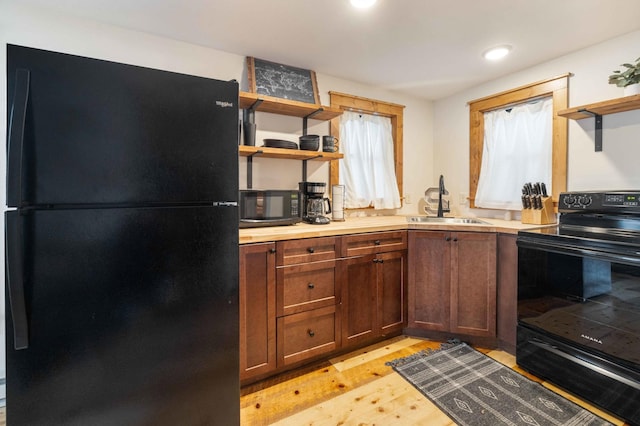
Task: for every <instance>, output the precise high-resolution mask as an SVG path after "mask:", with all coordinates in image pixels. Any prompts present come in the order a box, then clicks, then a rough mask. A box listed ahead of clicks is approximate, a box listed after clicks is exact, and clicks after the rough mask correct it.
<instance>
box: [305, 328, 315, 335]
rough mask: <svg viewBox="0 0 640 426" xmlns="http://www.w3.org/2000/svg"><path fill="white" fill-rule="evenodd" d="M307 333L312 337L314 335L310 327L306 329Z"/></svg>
mask: <svg viewBox="0 0 640 426" xmlns="http://www.w3.org/2000/svg"><path fill="white" fill-rule="evenodd" d="M307 334H308V335H309V337H313V336H315V335H316V333H314V332H313V330H311V329H309V330H307Z"/></svg>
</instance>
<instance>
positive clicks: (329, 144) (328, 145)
mask: <svg viewBox="0 0 640 426" xmlns="http://www.w3.org/2000/svg"><path fill="white" fill-rule="evenodd" d="M322 151H323V152H338V138H336V137H335V136H323V137H322Z"/></svg>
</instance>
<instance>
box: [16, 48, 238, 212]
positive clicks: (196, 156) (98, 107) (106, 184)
mask: <svg viewBox="0 0 640 426" xmlns="http://www.w3.org/2000/svg"><path fill="white" fill-rule="evenodd" d="M7 113H8V117H7V123H8V147H7V149H8V171H7V176H8V182H7V191H8V192H7V201H8V205H9V206H17V207H23V206H33V205H40V206H41V205H73V204H121V205H124V204H126V205H129V204H137V205H147V204H154V203H159V204H167V203H194V202H201V201H205V202H206V201H233V200H237V181H238V161H237V158H238V156H237V154H238V84H237V83H235V82H224V81H218V80H213V79H208V78H202V77H195V76H189V75H184V74H177V73H172V72H167V71H159V70H153V69H149V68H142V67H136V66H131V65H124V64H119V63H114V62H107V61H101V60H96V59H89V58H84V57H79V56H72V55H67V54H60V53H53V52H48V51H44V50H39V49H32V48H25V47H20V46H15V45H8V46H7Z"/></svg>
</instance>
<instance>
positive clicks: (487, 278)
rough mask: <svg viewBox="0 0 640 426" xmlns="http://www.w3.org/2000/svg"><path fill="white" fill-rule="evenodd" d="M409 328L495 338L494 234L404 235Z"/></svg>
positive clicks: (424, 232) (443, 232) (420, 233)
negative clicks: (406, 236)
mask: <svg viewBox="0 0 640 426" xmlns="http://www.w3.org/2000/svg"><path fill="white" fill-rule="evenodd" d="M409 284H410V285H409V289H408V304H409V310H408V311H409V312H408V326H409V328H417V329H423V330H433V331H439V332H449V333H453V334H459V335H467V336H482V337H494V336H495V335H496V234H494V233H481V232H449V231H411V232H409Z"/></svg>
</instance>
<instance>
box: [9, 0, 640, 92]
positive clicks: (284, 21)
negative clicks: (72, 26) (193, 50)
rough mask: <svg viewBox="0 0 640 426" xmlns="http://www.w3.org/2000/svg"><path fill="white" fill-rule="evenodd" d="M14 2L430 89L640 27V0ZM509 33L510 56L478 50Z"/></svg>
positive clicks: (360, 78)
mask: <svg viewBox="0 0 640 426" xmlns="http://www.w3.org/2000/svg"><path fill="white" fill-rule="evenodd" d="M9 1H19V2H20V3H21V4H23V5H24V4H27V5H33V6H36V7H39V8H42V9H45V8H48V9H55V10H57V11H61V12H64V13H66V14H70V15H79V16H82V17H85V18H89V19H92V20H97V21H100V22H103V23H108V24H113V25H116V26H119V27H124V28H128V29H132V30H137V31H142V32H146V33H151V34H156V35H160V36H164V37H169V38H172V39H176V40H181V41H185V42H188V43H194V44H198V45H202V46H208V47H212V48H215V49H218V50H223V51H227V52H231V53H236V54H240V55H243V56H254V57H257V58H261V59H266V60H269V61H273V62H278V63H282V64H286V65H292V66H297V67H301V68H305V69H310V70H314V71H315V72H316V73H321V74H328V75H332V76H335V77H339V78H343V79H347V80H352V81H357V82H360V83H365V84H368V85H373V86H379V87H383V88H386V89H390V90H396V91H401V92H405V93H409V94H411V95H413V96H417V97H421V98H425V99H439V98H442V97H446V96H449V95H451V94H453V93H456V92H458V91H461V90H464V89H465V88H468V87H473V86H475V85H478V84H480V83H483V82H486V81H489V80H493V79H496V78H499V77H500V76H503V75H507V74H510V73H513V72H515V71H518V70H521V69H525V68H528V67H530V66H533V65H535V64H539V63H542V62H546V61H549V60H552V59H554V58H557V57H559V56H562V55H565V54H567V53H570V52H572V51H575V50H579V49H582V48H584V47H586V46H590V45H593V44H597V43H599V42H602V41H605V40H607V39H610V38H613V37H617V36H619V35H622V34H626V33H628V32H631V31H634V30H637V29H640V1H638V0H533V1H532V0H481V1H479V0H378V2H377V4H376V5H375V6H374V7H373V8H372V9H370V10H365V11H363V10H358V9H354V8H353V7H351V5H350V4H349V1H348V0H317V1H311V0H56V1H55V2H52V1H51V0H9ZM504 43H507V44H510V45H512V46H513V50H512V53H511V55H509V56H508V57H507V58H505V59H503V60H501V61H499V62H494V63H488V62H486V61H485V60H484V59H483V58H482V56H481V55H482V52H483V51H484V50H486V49H487V48H489V47H491V46H495V45H499V44H504ZM633 55H636V56H640V51H639V52H634V53H633ZM633 55H632V56H633ZM624 56H625V58H627V57H628V52H625V55H624ZM633 59H635V56H633V57H632V58H628V59H627V60H633ZM614 67H615V65H614ZM320 90H321V91H322V90H328V89H326V88H322V87H320Z"/></svg>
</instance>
